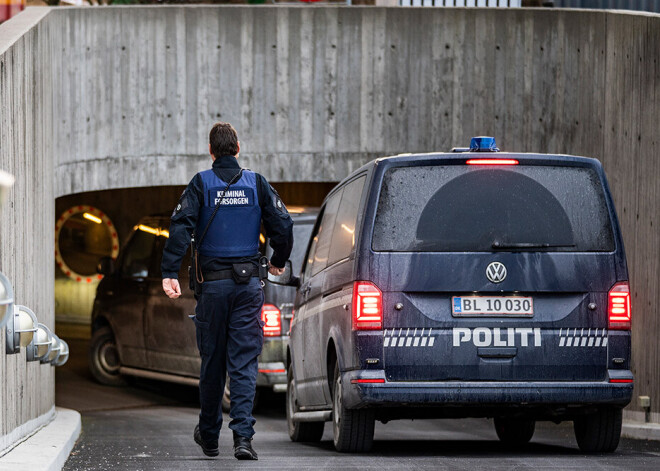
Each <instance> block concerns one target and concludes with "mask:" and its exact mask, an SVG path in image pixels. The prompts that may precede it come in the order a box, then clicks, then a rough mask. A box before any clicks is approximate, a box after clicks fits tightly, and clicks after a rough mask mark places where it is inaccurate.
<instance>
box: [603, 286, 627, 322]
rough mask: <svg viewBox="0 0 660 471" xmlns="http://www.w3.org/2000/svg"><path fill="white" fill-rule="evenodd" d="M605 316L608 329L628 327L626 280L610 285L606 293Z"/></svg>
mask: <svg viewBox="0 0 660 471" xmlns="http://www.w3.org/2000/svg"><path fill="white" fill-rule="evenodd" d="M607 316H608V318H609V324H610V329H613V330H629V329H630V285H629V284H628V282H627V281H624V282H622V283H617V284H615V285H614V286H612V289H611V290H610V292H609V294H608V303H607Z"/></svg>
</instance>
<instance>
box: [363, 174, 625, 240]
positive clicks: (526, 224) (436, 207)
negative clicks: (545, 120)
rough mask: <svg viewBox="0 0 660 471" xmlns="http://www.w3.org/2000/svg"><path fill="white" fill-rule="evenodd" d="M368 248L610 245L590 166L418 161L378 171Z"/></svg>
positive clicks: (606, 220) (603, 208)
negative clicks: (378, 185) (414, 164)
mask: <svg viewBox="0 0 660 471" xmlns="http://www.w3.org/2000/svg"><path fill="white" fill-rule="evenodd" d="M372 248H373V250H375V251H384V252H409V251H416V252H418V251H421V252H464V251H465V252H491V251H497V250H502V251H539V250H540V251H562V252H593V251H597V252H598V251H606V252H610V251H612V250H614V239H613V234H612V228H611V222H610V217H609V213H608V210H607V205H606V201H605V197H604V193H603V187H602V185H601V182H600V179H599V178H598V175H597V173H596V172H595V171H594V170H592V169H589V168H581V167H552V166H523V165H517V166H515V167H513V166H512V167H506V168H503V167H487V168H485V167H478V168H477V167H471V166H463V165H448V166H418V167H396V168H392V169H390V170H388V171H387V172H386V173H385V176H384V178H383V185H382V188H381V192H380V198H379V201H378V212H377V215H376V222H375V226H374V231H373V239H372Z"/></svg>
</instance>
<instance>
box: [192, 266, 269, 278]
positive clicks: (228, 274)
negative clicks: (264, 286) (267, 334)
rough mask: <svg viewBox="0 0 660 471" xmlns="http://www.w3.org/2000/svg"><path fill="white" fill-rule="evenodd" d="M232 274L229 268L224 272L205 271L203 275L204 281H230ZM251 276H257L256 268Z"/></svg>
mask: <svg viewBox="0 0 660 471" xmlns="http://www.w3.org/2000/svg"><path fill="white" fill-rule="evenodd" d="M232 272H233V270H232V269H231V268H227V269H226V270H218V271H207V272H204V273H203V276H204V281H218V280H231V279H233V275H232ZM252 276H259V269H258V268H254V270H253V271H252Z"/></svg>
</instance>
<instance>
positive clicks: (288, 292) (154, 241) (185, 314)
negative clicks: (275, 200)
mask: <svg viewBox="0 0 660 471" xmlns="http://www.w3.org/2000/svg"><path fill="white" fill-rule="evenodd" d="M301 211H302V212H299V213H292V214H291V216H292V218H293V220H294V229H293V230H294V247H293V251H292V253H291V262H292V263H293V265H294V266H295V267H298V269H299V268H300V266H301V264H302V259H303V256H304V251H305V248H306V245H307V241H308V240H309V235H310V233H311V231H312V227H313V223H314V221H315V219H316V212H315V211H313V210H308V209H304V208H301ZM169 222H170V219H169V216H150V217H145V218H142V219H141V220H140V221H139V223H138V224H136V225H135V227H134V228H133V232H132V234H131V236H130V237H129V239H128V242H127V243H126V245H125V246H124V247H123V248H122V250H121V251H120V254H119V258H118V260H117V262H116V263H115V262H114V261H113V260H111V259H103V260H102V261H101V263H100V272H102V273H103V274H104V275H105V277H104V278H103V280H102V281H101V283H99V286H98V288H97V292H96V298H95V300H94V308H93V312H92V339H91V342H90V349H89V365H90V369H91V372H92V374H93V375H94V377H95V378H96V379H97V380H98V381H99V382H101V383H103V384H108V385H121V384H123V383H124V375H128V376H141V377H146V378H152V379H158V380H164V381H172V382H177V383H183V384H190V385H197V384H198V383H199V368H200V357H199V352H198V350H197V344H196V340H195V338H196V337H195V325H194V323H193V322H192V320H191V319H190V316H191V315H193V314H194V313H195V299H194V298H193V295H192V292H191V291H190V290H189V289H188V271H187V267H188V265H190V261H189V260H190V257H189V255H186V257H185V258H184V260H183V262H182V264H181V270H180V272H179V283H180V284H181V290H182V296H181V297H180V298H179V299H177V300H172V299H169V298H168V297H167V296H165V294H164V293H163V289H162V280H161V273H160V264H161V258H162V253H163V246H164V244H165V240H166V238H167V237H169V232H168V229H167V228H168V227H169ZM267 243H268V241H267V240H266V239H265V238H264V236H261V247H260V249H261V250H262V253H263V251H264V250H266V255H267V256H270V255H271V253H272V249H271V248H270V247H269V246H268V244H267ZM264 294H265V304H264V307H263V309H262V313H261V316H262V320H263V321H264V323H265V325H264V347H263V351H262V353H261V355H260V356H259V374H258V376H257V386H259V387H264V388H270V389H273V390H274V391H276V392H284V391H285V390H286V369H285V368H286V366H285V365H286V348H287V344H288V338H289V337H288V331H289V321H290V319H291V313H292V307H293V300H294V297H295V288H291V287H285V286H272V285H271V284H270V283H266V286H265V287H264ZM228 400H229V389H228V388H227V390H226V394H225V403H226V405H228V402H227V401H228Z"/></svg>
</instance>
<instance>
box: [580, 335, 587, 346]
mask: <svg viewBox="0 0 660 471" xmlns="http://www.w3.org/2000/svg"><path fill="white" fill-rule="evenodd" d="M586 345H587V338H586V337H582V343H581V344H580V347H584V346H586Z"/></svg>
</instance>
